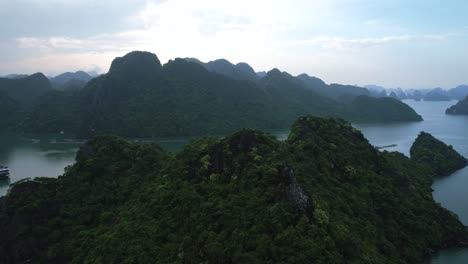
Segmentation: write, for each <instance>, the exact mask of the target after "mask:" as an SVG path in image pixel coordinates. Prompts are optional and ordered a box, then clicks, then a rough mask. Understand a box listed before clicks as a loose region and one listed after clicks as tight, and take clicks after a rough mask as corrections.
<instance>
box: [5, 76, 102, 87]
mask: <svg viewBox="0 0 468 264" xmlns="http://www.w3.org/2000/svg"><path fill="white" fill-rule="evenodd" d="M28 76H29V75H28V74H9V75H6V76H3V77H2V78H7V79H23V78H26V77H28ZM96 76H97V74H96V73H95V72H92V73H87V72H84V71H77V72H65V73H62V74H59V75H57V76H54V77H47V78H48V79H49V81H50V83H51V85H52V87H53V88H54V89H57V90H77V89H81V88H83V87H84V86H85V85H86V83H87V82H88V81H89V80H91V79H92V78H94V77H96Z"/></svg>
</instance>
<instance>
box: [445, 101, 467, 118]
mask: <svg viewBox="0 0 468 264" xmlns="http://www.w3.org/2000/svg"><path fill="white" fill-rule="evenodd" d="M445 113H446V114H448V115H468V96H467V97H465V99H463V100H461V101H460V102H458V103H457V104H455V105H453V106H451V107H450V108H448V109H447V110H446V111H445Z"/></svg>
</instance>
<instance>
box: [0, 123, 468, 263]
mask: <svg viewBox="0 0 468 264" xmlns="http://www.w3.org/2000/svg"><path fill="white" fill-rule="evenodd" d="M436 152H438V151H436ZM427 155H431V153H428V154H427ZM434 155H438V154H437V153H435V154H434ZM433 176H436V171H434V169H433V168H432V167H431V166H427V165H426V164H424V163H423V164H421V163H420V162H418V160H417V159H410V158H408V157H405V156H404V155H403V154H400V153H397V152H386V151H385V152H379V151H378V150H376V149H375V148H374V147H373V146H372V145H370V144H369V142H368V141H367V140H366V139H365V138H364V136H363V134H362V133H361V132H360V131H358V130H356V129H355V128H353V127H352V126H351V125H350V124H349V123H347V122H345V121H342V120H340V119H334V118H324V117H313V116H306V117H302V118H299V119H298V120H297V121H296V122H295V123H294V125H293V127H292V130H291V133H290V135H289V138H288V139H287V140H286V141H284V142H281V141H278V140H276V139H275V138H274V137H272V136H271V135H269V134H266V133H263V132H261V131H258V130H252V129H243V130H240V131H238V132H235V133H233V134H231V135H229V136H226V137H221V138H204V139H198V140H195V141H193V142H192V143H191V144H189V145H187V146H186V147H185V148H184V149H183V150H182V151H180V152H179V153H176V154H168V153H166V152H164V151H163V150H162V149H161V148H160V147H158V146H157V145H154V144H136V143H129V142H128V141H126V140H124V139H121V138H118V137H115V136H97V137H94V138H93V139H91V140H89V141H88V142H87V143H85V144H84V145H83V146H82V147H81V148H80V150H79V152H78V154H77V157H76V164H74V165H73V166H70V167H68V168H67V169H66V173H65V174H64V175H63V176H61V177H59V178H58V179H48V178H37V179H34V180H26V181H23V182H19V183H15V184H14V185H13V186H12V188H11V189H10V191H9V193H8V194H7V195H6V196H5V197H3V198H0V233H1V234H2V239H0V262H2V263H24V262H31V263H419V262H420V261H421V260H422V259H423V258H424V256H427V255H428V254H430V253H432V252H434V251H436V250H438V249H441V248H446V247H450V246H457V245H461V244H463V243H465V242H466V241H467V233H466V230H465V227H464V226H463V225H462V224H461V223H460V221H459V220H458V219H457V217H456V216H455V215H454V214H453V213H451V212H449V211H448V210H446V209H444V208H442V207H441V206H440V205H439V204H438V203H436V202H435V201H434V200H433V198H432V195H431V191H432V190H431V183H432V177H433Z"/></svg>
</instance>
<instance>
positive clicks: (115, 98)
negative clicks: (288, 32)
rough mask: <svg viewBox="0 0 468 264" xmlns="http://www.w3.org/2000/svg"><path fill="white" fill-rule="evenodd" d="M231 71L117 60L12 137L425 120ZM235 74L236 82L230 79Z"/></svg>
mask: <svg viewBox="0 0 468 264" xmlns="http://www.w3.org/2000/svg"><path fill="white" fill-rule="evenodd" d="M226 63H228V62H226V61H224V62H223V63H215V64H213V65H211V66H210V67H211V68H206V67H205V66H203V65H201V64H200V63H198V62H194V61H193V60H192V61H190V60H186V59H175V60H173V61H169V62H168V63H166V64H165V65H161V63H160V61H159V60H158V58H157V56H156V55H154V54H152V53H148V52H131V53H129V54H127V55H125V56H123V57H119V58H116V59H115V60H114V61H113V62H112V65H111V67H110V70H109V72H108V73H107V74H105V75H102V76H100V77H97V78H95V79H92V80H91V81H89V82H88V83H87V84H86V86H85V87H83V88H81V89H80V88H77V89H68V90H66V91H56V90H52V91H49V92H47V93H41V94H40V95H38V96H35V97H34V98H35V99H34V104H32V105H28V106H27V107H23V108H22V109H21V111H20V112H21V113H22V114H21V115H20V118H18V120H17V122H16V123H15V124H16V126H15V127H14V128H13V129H15V130H18V131H20V132H29V133H56V132H61V131H64V132H66V133H70V134H74V135H78V136H79V137H82V138H89V137H91V136H92V135H95V134H98V133H112V134H117V135H120V136H125V137H153V136H194V135H195V136H199V135H203V136H206V135H219V134H222V135H225V134H228V133H232V132H233V131H235V130H238V129H240V128H244V127H249V128H255V129H263V130H270V129H285V128H288V127H290V125H291V124H292V122H293V121H294V120H295V119H297V118H298V117H299V116H303V115H307V114H314V115H320V116H333V117H342V118H344V119H346V120H349V121H357V122H394V121H421V120H422V118H421V116H419V115H418V114H417V113H416V112H415V111H414V110H413V109H411V108H410V107H409V106H408V105H406V104H404V103H401V102H398V101H397V100H394V99H391V98H385V99H381V98H374V97H369V96H368V91H367V90H366V89H364V88H359V87H354V86H344V85H338V84H332V85H326V84H324V83H323V82H321V81H320V80H319V79H317V78H313V77H310V76H306V75H301V76H299V77H294V76H292V75H290V74H288V73H286V72H281V71H279V70H277V69H273V70H271V71H269V72H268V73H267V74H266V75H265V76H264V77H262V78H260V77H259V78H257V79H253V78H251V77H245V79H242V78H241V77H242V74H243V73H245V72H247V73H248V72H250V75H248V76H252V75H251V74H252V71H249V70H248V69H249V67H248V65H246V64H240V65H239V66H236V67H240V68H236V69H237V71H235V70H234V69H232V70H229V69H230V68H229V64H226ZM232 66H233V67H234V65H232ZM213 67H214V69H216V67H221V68H220V69H222V71H221V70H219V71H214V70H213ZM233 72H236V74H237V75H235V76H234V75H233V76H231V75H232V74H233ZM28 78H30V77H28ZM44 78H45V77H44ZM249 78H250V79H249ZM20 80H21V79H17V80H10V79H5V82H13V81H16V82H19V81H20ZM0 81H2V80H1V79H0ZM46 81H47V80H46ZM1 85H2V83H1V82H0V90H1V89H2V88H1ZM49 86H50V84H49ZM7 88H8V87H7ZM7 90H8V89H7ZM12 98H13V99H15V97H12ZM15 100H16V99H15Z"/></svg>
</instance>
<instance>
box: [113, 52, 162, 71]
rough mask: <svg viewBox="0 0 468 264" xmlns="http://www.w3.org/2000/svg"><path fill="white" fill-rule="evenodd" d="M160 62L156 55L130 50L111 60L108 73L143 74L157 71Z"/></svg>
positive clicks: (159, 67)
mask: <svg viewBox="0 0 468 264" xmlns="http://www.w3.org/2000/svg"><path fill="white" fill-rule="evenodd" d="M159 69H161V62H160V61H159V59H158V57H157V56H156V55H155V54H153V53H151V52H146V51H132V52H130V53H128V54H126V55H125V56H123V57H117V58H115V59H114V60H113V61H112V64H111V67H110V69H109V73H118V72H129V73H133V74H135V75H145V74H147V73H152V72H156V71H159Z"/></svg>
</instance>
